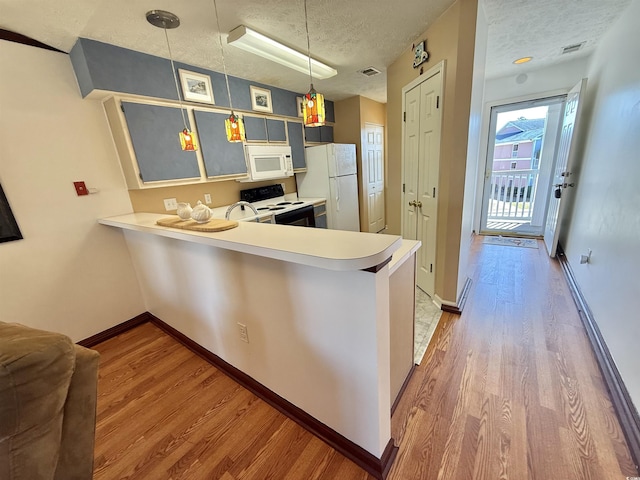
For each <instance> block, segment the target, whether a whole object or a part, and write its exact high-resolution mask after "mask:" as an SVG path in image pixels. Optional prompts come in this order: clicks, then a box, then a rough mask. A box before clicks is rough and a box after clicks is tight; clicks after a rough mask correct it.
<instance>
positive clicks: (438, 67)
mask: <svg viewBox="0 0 640 480" xmlns="http://www.w3.org/2000/svg"><path fill="white" fill-rule="evenodd" d="M445 67H446V60H441V61H440V62H438V63H436V64H435V65H434V66H433V67H431V68H430V69H429V70H427V71H426V72H424V73H423V74H422V75H420V76H419V77H417V78H415V79H414V80H412V81H411V82H409V83H407V84H406V85H405V86H404V87H402V111H401V112H400V115H401V117H400V123H401V124H402V137H401V138H402V141H401V142H400V143H401V146H400V158H401V159H402V162H401V168H400V198H401V201H400V205H401V206H402V205H404V189H403V188H402V187H403V185H404V170H405V168H404V164H405V161H404V160H405V159H404V154H405V152H404V136H405V126H406V124H405V121H404V112H405V111H406V105H405V97H406V96H407V92H408V91H409V90H412V89H414V88H415V87H417V86H418V85H420V84H421V83H423V82H426V81H427V80H429V79H430V78H431V77H433V76H434V75H437V74H438V73H439V74H440V75H442V77H440V78H442V97H443V98H442V104H443V105H444V90H445V82H446V78H445V71H446V70H445ZM443 114H444V109H443ZM440 161H442V154H441V155H440ZM439 180H440V179H439V178H438V191H439V190H440V182H439ZM436 204H437V205H439V204H440V195H439V194H438V197H437V198H436ZM436 211H437V207H436ZM400 215H401V217H400V234H401V235H402V233H403V232H404V210H402V209H400ZM437 222H438V218H437V217H436V226H437ZM437 248H438V245H437V244H436V251H437ZM436 258H437V255H436ZM434 268H437V266H434Z"/></svg>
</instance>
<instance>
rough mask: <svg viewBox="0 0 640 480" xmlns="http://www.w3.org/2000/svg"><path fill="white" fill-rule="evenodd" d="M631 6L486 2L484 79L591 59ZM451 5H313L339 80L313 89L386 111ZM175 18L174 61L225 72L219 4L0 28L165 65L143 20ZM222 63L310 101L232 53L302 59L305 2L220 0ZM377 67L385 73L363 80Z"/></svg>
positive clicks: (118, 9)
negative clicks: (112, 49)
mask: <svg viewBox="0 0 640 480" xmlns="http://www.w3.org/2000/svg"><path fill="white" fill-rule="evenodd" d="M630 1H631V0H562V1H558V0H539V1H537V2H531V1H529V0H483V2H484V3H485V11H486V15H487V18H488V20H489V45H488V53H487V68H486V71H487V76H488V77H495V76H502V75H508V74H511V73H517V72H519V71H524V69H523V68H522V67H520V69H518V67H516V66H515V65H512V63H511V62H512V61H513V60H514V59H515V58H518V57H521V56H525V55H531V56H533V57H534V61H533V62H531V63H530V64H528V65H527V66H526V67H525V68H527V69H529V68H537V67H539V66H545V65H550V64H552V63H557V62H560V61H563V60H565V59H567V60H568V59H572V58H576V57H577V56H580V55H585V54H588V53H589V52H590V51H591V50H592V49H593V46H594V45H595V44H596V43H597V41H598V40H599V38H600V37H601V35H602V34H603V33H604V32H605V31H606V29H607V28H608V27H609V26H610V24H611V22H612V21H613V20H615V19H616V18H617V17H618V16H619V15H620V13H621V11H622V9H623V8H624V7H626V6H627V5H628V4H629V3H630ZM452 3H453V0H402V1H401V2H394V1H393V0H349V1H344V0H343V1H339V0H309V1H308V11H309V16H310V24H309V34H310V42H311V53H312V56H314V57H315V58H317V59H319V60H322V61H324V62H325V63H328V64H329V65H331V66H333V67H334V68H336V69H337V70H338V75H337V76H335V77H333V78H330V79H327V80H316V81H314V84H315V86H316V88H317V89H318V90H319V91H322V92H323V93H324V94H325V96H326V97H327V98H328V99H331V100H341V99H343V98H348V97H350V96H353V95H363V96H366V97H369V98H372V99H374V100H377V101H380V102H386V67H387V66H388V65H390V64H391V63H392V62H393V61H394V60H395V59H396V58H397V57H398V56H399V55H400V54H401V53H402V52H404V51H405V50H406V49H407V48H409V47H410V45H411V44H412V43H413V42H414V41H416V40H418V39H419V37H420V35H421V34H422V33H423V32H424V31H425V30H426V29H427V28H428V27H429V26H430V25H431V24H432V23H433V22H434V21H435V19H437V18H438V17H439V16H440V15H441V14H442V13H443V12H444V11H445V10H446V9H447V8H448V7H449V6H450V5H451V4H452ZM154 9H160V10H169V11H171V12H173V13H175V14H177V15H178V16H179V17H180V20H181V26H180V28H178V29H175V30H170V31H169V32H168V34H169V40H170V43H171V48H172V51H173V57H174V59H176V60H180V61H182V62H185V63H189V64H192V65H197V66H200V67H204V68H209V69H211V70H216V71H222V57H221V52H220V46H219V43H218V31H217V27H216V18H215V15H214V8H213V0H188V1H187V0H136V1H130V0H0V28H4V29H7V30H11V31H14V32H17V33H21V34H23V35H27V36H29V37H31V38H34V39H36V40H39V41H41V42H43V43H46V44H49V45H51V46H54V47H56V48H59V49H60V50H64V51H66V52H68V51H69V50H71V47H73V45H74V44H75V42H76V39H77V38H78V37H87V38H91V39H94V40H99V41H102V42H106V43H111V44H114V45H119V46H122V47H126V48H130V49H133V50H138V51H141V52H145V53H150V54H153V55H158V56H162V57H168V52H167V48H166V43H165V39H164V33H163V32H162V30H160V29H158V28H155V27H152V26H151V25H150V24H148V23H147V21H146V19H145V13H146V12H147V11H149V10H154ZM218 13H219V16H220V28H221V30H222V32H223V35H224V41H223V44H224V54H225V61H226V64H227V71H228V72H229V73H230V74H231V75H235V76H238V77H243V78H247V79H249V80H253V81H256V82H262V83H266V84H269V85H274V86H278V87H281V88H285V89H288V90H293V91H297V92H304V91H306V90H307V89H308V87H309V78H308V76H306V75H305V74H302V73H298V72H296V71H293V70H290V69H287V68H285V67H282V66H280V65H278V64H274V63H273V62H270V61H268V60H265V59H262V58H260V57H258V56H256V55H253V54H250V53H247V52H244V51H242V50H240V49H238V48H235V47H233V46H229V45H227V44H226V34H227V33H228V32H229V31H231V30H232V29H233V28H235V27H237V26H238V25H240V24H244V25H247V26H249V27H251V28H253V29H254V30H257V31H259V32H261V33H264V34H266V35H268V36H271V37H272V38H274V39H277V40H279V41H281V42H282V43H284V44H286V45H289V46H290V47H293V48H295V49H297V50H300V51H303V52H304V51H305V50H306V35H305V31H304V6H303V2H302V0H269V1H268V2H265V1H258V0H246V1H241V2H240V1H232V0H218ZM582 41H586V42H587V43H586V45H585V48H584V49H583V50H581V51H579V52H576V53H574V54H571V55H564V56H562V57H561V56H560V51H561V49H562V47H563V46H565V45H569V44H572V43H579V42H582ZM369 66H373V67H375V68H377V69H378V70H381V71H382V73H381V74H379V75H377V76H374V77H365V76H363V75H361V74H360V73H358V71H359V70H361V69H363V68H366V67H369Z"/></svg>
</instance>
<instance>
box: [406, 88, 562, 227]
mask: <svg viewBox="0 0 640 480" xmlns="http://www.w3.org/2000/svg"><path fill="white" fill-rule="evenodd" d="M569 90H570V89H568V88H562V89H557V90H547V91H544V92H539V93H530V94H528V95H520V96H517V97H509V98H503V99H500V100H492V101H490V102H486V103H485V104H484V107H483V111H482V125H481V126H480V147H479V150H478V151H479V152H483V153H482V154H481V155H478V165H477V178H476V198H475V208H474V212H473V231H474V232H476V233H478V232H480V226H481V221H482V220H481V215H482V196H483V195H484V188H483V186H484V175H485V170H484V169H485V166H486V165H487V158H488V157H489V128H490V126H491V109H492V108H493V107H499V106H500V105H505V104H509V103H520V102H528V101H531V100H536V99H539V98H546V97H558V96H562V95H565V96H566V95H567V93H569ZM403 107H404V97H403ZM403 133H404V126H403ZM402 158H403V160H404V157H402ZM402 178H404V176H403V177H402Z"/></svg>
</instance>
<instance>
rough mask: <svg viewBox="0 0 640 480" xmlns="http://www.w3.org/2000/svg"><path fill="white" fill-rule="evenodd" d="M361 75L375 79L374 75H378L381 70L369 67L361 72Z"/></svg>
mask: <svg viewBox="0 0 640 480" xmlns="http://www.w3.org/2000/svg"><path fill="white" fill-rule="evenodd" d="M359 72H360V73H361V74H363V75H366V76H367V77H373V76H374V75H378V74H379V73H380V70H378V69H377V68H375V67H367V68H365V69H364V70H360V71H359Z"/></svg>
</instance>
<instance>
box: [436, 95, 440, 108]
mask: <svg viewBox="0 0 640 480" xmlns="http://www.w3.org/2000/svg"><path fill="white" fill-rule="evenodd" d="M436 108H440V95H438V96H437V97H436Z"/></svg>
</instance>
